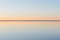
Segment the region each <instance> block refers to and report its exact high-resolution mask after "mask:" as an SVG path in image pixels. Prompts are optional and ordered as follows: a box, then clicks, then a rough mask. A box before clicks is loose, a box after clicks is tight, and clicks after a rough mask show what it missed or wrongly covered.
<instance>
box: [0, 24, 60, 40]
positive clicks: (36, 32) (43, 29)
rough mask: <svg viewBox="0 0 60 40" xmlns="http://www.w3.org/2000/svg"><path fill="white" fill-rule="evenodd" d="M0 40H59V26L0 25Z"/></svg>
mask: <svg viewBox="0 0 60 40" xmlns="http://www.w3.org/2000/svg"><path fill="white" fill-rule="evenodd" d="M0 40H60V24H57V23H54V24H52V23H50V24H48V23H47V24H45V23H40V24H39V23H38V24H37V23H36V24H33V23H29V24H28V23H27V24H23V23H22V24H21V23H20V24H18V23H16V24H13V23H10V24H8V23H7V24H5V23H2V24H1V23H0Z"/></svg>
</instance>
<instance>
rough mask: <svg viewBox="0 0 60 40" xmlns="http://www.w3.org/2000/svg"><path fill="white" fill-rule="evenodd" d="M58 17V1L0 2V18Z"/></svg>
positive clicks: (4, 0) (7, 0)
mask: <svg viewBox="0 0 60 40" xmlns="http://www.w3.org/2000/svg"><path fill="white" fill-rule="evenodd" d="M3 16H7V17H60V0H0V17H3Z"/></svg>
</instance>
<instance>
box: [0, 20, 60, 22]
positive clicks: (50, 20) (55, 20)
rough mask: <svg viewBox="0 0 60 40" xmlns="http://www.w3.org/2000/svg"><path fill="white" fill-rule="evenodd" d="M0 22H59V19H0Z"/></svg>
mask: <svg viewBox="0 0 60 40" xmlns="http://www.w3.org/2000/svg"><path fill="white" fill-rule="evenodd" d="M0 22H60V20H0Z"/></svg>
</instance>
